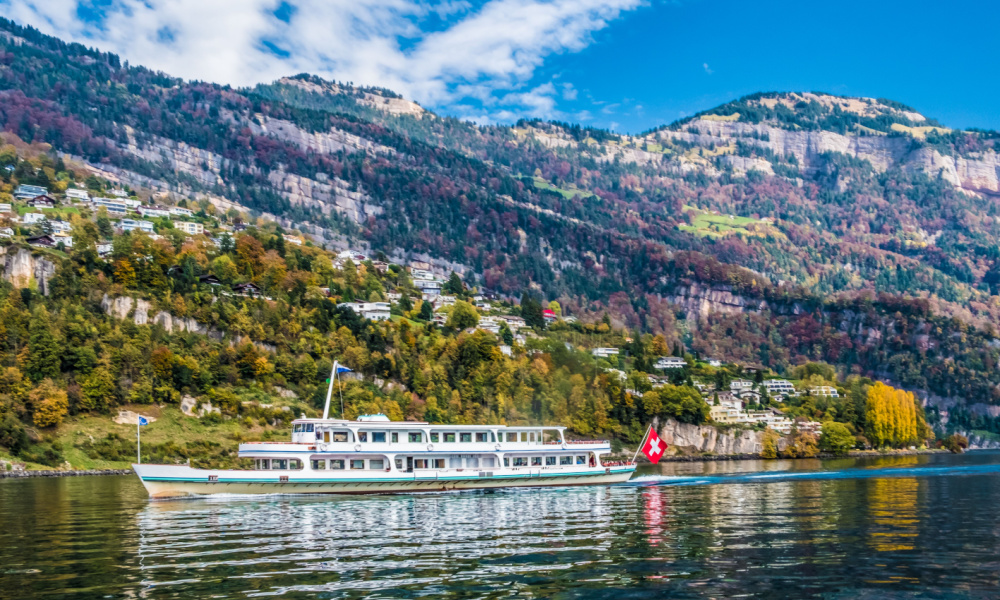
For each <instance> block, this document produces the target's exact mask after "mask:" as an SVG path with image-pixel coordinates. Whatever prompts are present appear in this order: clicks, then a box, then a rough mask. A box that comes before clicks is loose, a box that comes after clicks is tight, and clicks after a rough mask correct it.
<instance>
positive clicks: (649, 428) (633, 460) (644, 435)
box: [632, 423, 653, 463]
mask: <svg viewBox="0 0 1000 600" xmlns="http://www.w3.org/2000/svg"><path fill="white" fill-rule="evenodd" d="M652 429H653V424H652V423H650V424H649V427H647V428H646V433H644V434H642V441H641V442H639V447H638V448H636V449H635V454H633V455H632V462H633V463H635V459H636V457H637V456H639V451H640V450H642V445H643V444H644V443H645V442H646V438H647V437H648V436H649V432H650V431H652Z"/></svg>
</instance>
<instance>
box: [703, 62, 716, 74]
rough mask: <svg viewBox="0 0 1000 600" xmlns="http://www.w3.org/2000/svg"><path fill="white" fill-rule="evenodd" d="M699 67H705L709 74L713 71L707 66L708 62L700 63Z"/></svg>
mask: <svg viewBox="0 0 1000 600" xmlns="http://www.w3.org/2000/svg"><path fill="white" fill-rule="evenodd" d="M701 68H703V69H705V72H706V73H708V74H709V75H711V74H712V73H714V71H712V68H711V67H709V66H708V63H701Z"/></svg>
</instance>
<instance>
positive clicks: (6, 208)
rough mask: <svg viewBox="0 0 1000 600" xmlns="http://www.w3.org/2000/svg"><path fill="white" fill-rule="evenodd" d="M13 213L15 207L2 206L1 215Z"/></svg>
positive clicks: (0, 207)
mask: <svg viewBox="0 0 1000 600" xmlns="http://www.w3.org/2000/svg"><path fill="white" fill-rule="evenodd" d="M12 212H14V207H12V206H11V205H10V204H7V203H3V204H0V213H12Z"/></svg>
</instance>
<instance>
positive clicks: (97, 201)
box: [90, 196, 129, 216]
mask: <svg viewBox="0 0 1000 600" xmlns="http://www.w3.org/2000/svg"><path fill="white" fill-rule="evenodd" d="M90 203H91V204H93V205H94V210H100V208H101V207H102V206H103V207H104V208H105V209H106V210H107V211H108V214H109V215H118V216H124V215H127V214H128V210H129V207H128V205H127V204H125V203H124V202H121V201H119V200H112V199H111V198H101V197H100V196H98V197H96V198H93V199H92V200H91V201H90Z"/></svg>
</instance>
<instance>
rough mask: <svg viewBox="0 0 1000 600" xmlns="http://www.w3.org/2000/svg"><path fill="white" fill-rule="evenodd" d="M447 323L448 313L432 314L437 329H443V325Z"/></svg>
mask: <svg viewBox="0 0 1000 600" xmlns="http://www.w3.org/2000/svg"><path fill="white" fill-rule="evenodd" d="M447 322H448V313H446V312H436V313H434V324H435V325H437V326H439V327H444V324H445V323H447Z"/></svg>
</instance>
